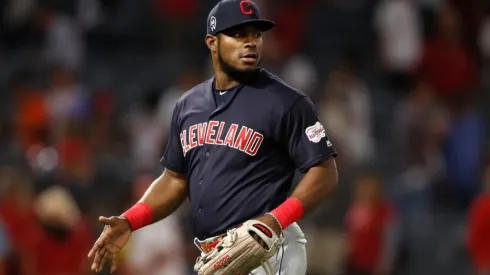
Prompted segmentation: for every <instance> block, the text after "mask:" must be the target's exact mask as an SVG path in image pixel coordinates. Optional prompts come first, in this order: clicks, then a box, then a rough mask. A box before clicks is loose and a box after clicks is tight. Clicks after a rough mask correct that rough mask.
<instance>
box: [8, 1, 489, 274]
mask: <svg viewBox="0 0 490 275" xmlns="http://www.w3.org/2000/svg"><path fill="white" fill-rule="evenodd" d="M216 1H217V0H140V1H134V0H0V10H1V12H0V16H1V18H2V28H0V58H1V60H2V61H1V62H0V94H1V95H0V98H1V100H0V148H1V150H0V275H2V274H6V275H79V274H80V275H81V274H89V273H90V271H89V267H90V263H89V261H88V259H87V253H88V250H89V249H90V248H91V246H92V244H93V242H94V241H95V239H96V238H97V236H98V234H99V233H100V232H101V230H102V227H101V225H100V224H99V223H98V222H97V219H98V217H99V216H101V215H104V216H111V215H118V214H120V213H121V212H123V211H124V210H126V209H127V208H128V207H130V206H131V205H132V204H133V203H134V202H135V201H137V200H138V199H139V198H140V197H141V195H142V194H143V192H144V191H145V190H146V188H147V187H148V186H149V184H150V183H151V182H152V180H153V179H154V177H155V176H157V175H158V174H160V173H161V172H162V167H161V166H160V164H159V159H160V157H161V156H162V154H163V151H164V150H165V146H166V139H167V134H168V130H169V121H170V116H171V114H172V110H173V107H174V104H175V102H176V101H177V99H178V98H179V97H180V96H181V95H182V94H183V93H185V92H186V91H187V90H188V89H189V88H191V87H193V86H194V85H196V84H197V83H199V82H201V81H203V80H206V79H207V78H209V77H210V76H211V75H212V68H211V63H210V57H209V52H208V49H207V48H206V47H205V44H204V36H205V31H206V17H207V13H208V12H209V10H210V9H211V8H212V7H213V6H214V5H215V4H216ZM255 2H256V3H258V4H259V6H260V7H261V12H262V13H263V15H264V16H265V17H268V18H271V19H272V20H274V21H276V23H277V27H276V29H274V30H273V31H272V32H270V33H267V34H266V35H265V37H264V40H265V49H264V56H263V60H262V66H263V67H265V68H266V69H268V70H269V71H271V72H273V73H275V74H277V75H279V76H280V77H282V78H283V79H284V80H285V81H286V82H287V83H288V84H290V85H292V86H293V87H296V88H298V89H300V90H302V91H303V92H305V93H307V94H308V95H309V96H310V97H311V98H312V100H313V101H314V102H315V103H316V106H317V108H318V112H319V115H320V118H321V120H322V122H323V123H324V125H325V128H326V129H327V131H328V133H329V135H330V137H331V140H332V142H333V144H334V145H335V146H336V148H337V150H338V151H339V156H338V158H337V163H338V166H339V171H340V184H339V186H338V188H337V192H336V193H335V194H334V195H333V196H332V197H331V198H329V200H328V201H327V202H325V203H324V204H322V205H321V206H320V208H319V209H318V210H317V211H315V212H314V213H313V214H311V215H310V216H308V217H307V218H306V219H304V220H303V221H301V222H300V225H301V226H302V228H303V229H304V231H305V233H306V235H307V238H308V240H309V242H308V244H307V248H308V275H314V274H319V275H320V274H321V275H337V274H338V275H341V274H345V275H356V274H359V275H395V274H402V275H403V274H417V275H425V274H428V275H429V274H430V275H433V274H445V275H452V274H454V275H463V274H471V275H473V274H474V275H483V274H490V153H489V152H490V151H489V150H488V145H489V144H488V143H487V140H488V135H487V134H486V131H485V130H486V129H487V128H488V127H489V126H490V108H488V107H489V106H490V96H489V89H490V81H488V77H485V76H486V75H488V74H489V73H490V2H488V1H485V0H302V1H297V0H256V1H255ZM271 108H272V105H271ZM244 115H247V114H244ZM301 176H302V175H301V174H299V173H298V174H297V177H296V179H295V183H297V182H298V181H299V180H300V179H301ZM187 205H188V203H187V202H186V203H185V204H184V205H183V206H182V207H181V208H180V209H179V210H178V211H177V212H176V213H175V214H173V215H172V216H170V217H168V218H167V219H165V220H163V221H161V222H159V223H156V224H153V225H151V226H149V227H147V228H144V229H142V230H140V231H138V232H136V233H134V234H133V236H132V238H131V240H130V243H129V245H128V246H127V247H126V249H125V250H124V253H122V254H121V255H120V259H119V268H118V271H117V274H121V275H133V274H145V275H153V274H154V275H157V274H159V275H160V274H162V275H163V274H164V275H188V274H193V273H192V266H193V264H194V262H195V259H196V257H197V256H198V254H197V253H198V250H197V249H196V248H195V247H194V246H193V243H192V240H193V233H192V230H193V229H192V227H191V226H190V221H189V215H188V212H187V211H188V207H187ZM485 272H486V273H485ZM102 273H104V274H107V270H104V271H103V272H102Z"/></svg>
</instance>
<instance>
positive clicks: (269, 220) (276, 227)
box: [252, 214, 281, 247]
mask: <svg viewBox="0 0 490 275" xmlns="http://www.w3.org/2000/svg"><path fill="white" fill-rule="evenodd" d="M257 220H258V221H261V222H263V223H265V224H266V225H267V226H269V227H270V228H271V229H272V230H273V231H274V232H275V233H276V235H277V236H279V235H281V225H280V224H279V223H278V222H277V220H276V219H274V217H273V216H271V215H269V214H266V215H264V216H262V217H259V218H257ZM252 236H253V237H254V239H255V240H256V241H257V242H259V244H260V245H262V246H264V247H265V243H264V241H263V240H262V239H261V238H260V237H259V236H258V235H257V234H252Z"/></svg>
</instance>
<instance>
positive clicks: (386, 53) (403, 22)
mask: <svg viewBox="0 0 490 275" xmlns="http://www.w3.org/2000/svg"><path fill="white" fill-rule="evenodd" d="M414 1H415V0H382V1H380V2H378V4H377V6H376V11H375V18H374V21H375V22H374V25H375V28H376V30H377V35H378V39H379V42H378V43H379V49H380V58H381V61H382V64H383V69H384V71H385V74H386V76H387V82H388V85H389V88H390V90H392V91H393V92H397V93H400V92H402V93H403V94H405V93H406V92H408V90H409V89H410V83H411V81H412V78H413V73H414V70H415V66H416V62H417V61H418V59H419V56H420V54H421V52H422V39H423V37H422V36H423V33H422V26H421V20H420V19H421V17H420V15H419V9H418V6H417V3H415V2H414Z"/></svg>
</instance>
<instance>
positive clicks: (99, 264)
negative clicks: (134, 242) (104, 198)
mask: <svg viewBox="0 0 490 275" xmlns="http://www.w3.org/2000/svg"><path fill="white" fill-rule="evenodd" d="M99 222H101V223H102V224H104V225H105V226H104V230H103V231H102V234H100V237H99V238H98V239H97V241H96V242H95V243H94V246H93V247H92V249H91V250H90V252H89V254H88V257H89V258H92V257H93V258H94V262H93V263H92V267H91V269H92V270H93V271H95V272H100V271H102V269H103V268H104V265H105V263H106V261H110V262H111V270H110V271H111V273H113V272H114V271H116V268H117V254H118V253H119V252H120V251H121V250H122V248H123V247H124V245H125V244H126V243H127V242H128V240H129V237H130V236H131V226H130V225H129V222H128V220H126V218H124V217H115V216H114V217H110V218H107V217H99Z"/></svg>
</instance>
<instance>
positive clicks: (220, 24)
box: [207, 0, 276, 35]
mask: <svg viewBox="0 0 490 275" xmlns="http://www.w3.org/2000/svg"><path fill="white" fill-rule="evenodd" d="M244 24H254V25H255V26H256V27H257V28H258V29H259V30H260V31H263V32H265V31H268V30H270V29H272V28H274V26H275V25H276V23H274V22H273V21H270V20H266V19H263V18H261V17H260V11H259V7H258V6H257V4H255V3H254V2H252V1H250V0H221V1H220V2H219V3H218V4H216V6H214V8H213V9H212V10H211V12H209V15H208V31H207V33H208V34H211V35H216V34H217V33H219V32H222V31H224V30H227V29H229V28H232V27H236V26H239V25H244Z"/></svg>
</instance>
